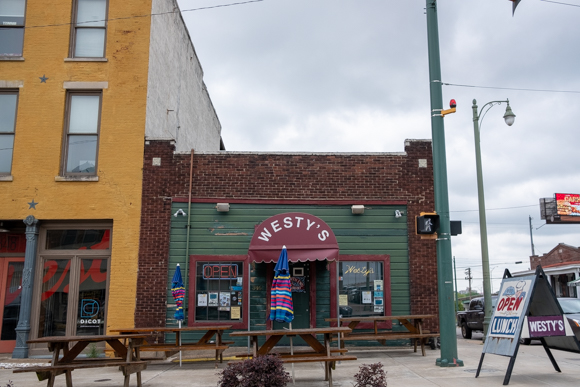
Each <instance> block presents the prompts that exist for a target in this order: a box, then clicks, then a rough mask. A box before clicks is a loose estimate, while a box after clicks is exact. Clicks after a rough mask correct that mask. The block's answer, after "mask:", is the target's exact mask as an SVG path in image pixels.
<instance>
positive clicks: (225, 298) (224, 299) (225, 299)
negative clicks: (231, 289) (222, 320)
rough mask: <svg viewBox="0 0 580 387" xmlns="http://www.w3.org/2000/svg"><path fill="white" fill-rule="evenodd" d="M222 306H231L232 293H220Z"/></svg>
mask: <svg viewBox="0 0 580 387" xmlns="http://www.w3.org/2000/svg"><path fill="white" fill-rule="evenodd" d="M220 306H230V293H220Z"/></svg>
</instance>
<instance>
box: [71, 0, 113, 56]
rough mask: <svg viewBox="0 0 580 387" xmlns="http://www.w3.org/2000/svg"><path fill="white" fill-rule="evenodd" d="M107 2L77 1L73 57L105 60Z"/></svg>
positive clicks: (97, 0) (99, 0)
mask: <svg viewBox="0 0 580 387" xmlns="http://www.w3.org/2000/svg"><path fill="white" fill-rule="evenodd" d="M106 18H107V0H76V1H75V8H74V23H73V31H72V43H71V56H72V57H74V58H103V57H104V56H105V40H106V36H107V34H106V32H107V23H106V21H105V20H106Z"/></svg>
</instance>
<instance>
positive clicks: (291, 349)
mask: <svg viewBox="0 0 580 387" xmlns="http://www.w3.org/2000/svg"><path fill="white" fill-rule="evenodd" d="M290 330H292V321H290ZM292 344H293V343H292V336H290V356H294V346H293V345H292ZM292 384H296V380H295V379H294V363H292Z"/></svg>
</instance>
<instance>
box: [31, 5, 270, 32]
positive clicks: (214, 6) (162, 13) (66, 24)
mask: <svg viewBox="0 0 580 387" xmlns="http://www.w3.org/2000/svg"><path fill="white" fill-rule="evenodd" d="M262 1H265V0H248V1H241V2H237V3H229V4H219V5H212V6H207V7H199V8H191V9H184V10H180V9H179V8H177V9H174V10H173V11H167V12H159V13H148V14H144V15H132V16H125V17H116V18H109V19H100V20H89V21H85V22H79V23H76V24H75V23H72V22H70V23H59V24H44V25H37V26H24V27H23V28H25V29H30V28H46V27H62V26H71V25H73V24H75V25H82V24H88V23H95V22H112V21H119V20H128V19H137V18H143V17H150V16H163V15H170V14H174V13H185V12H194V11H203V10H206V9H214V8H224V7H233V6H237V5H245V4H250V3H259V2H262Z"/></svg>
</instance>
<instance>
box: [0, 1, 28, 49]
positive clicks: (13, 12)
mask: <svg viewBox="0 0 580 387" xmlns="http://www.w3.org/2000/svg"><path fill="white" fill-rule="evenodd" d="M25 9H26V0H0V57H3V56H22V46H23V44H24V11H25Z"/></svg>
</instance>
